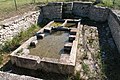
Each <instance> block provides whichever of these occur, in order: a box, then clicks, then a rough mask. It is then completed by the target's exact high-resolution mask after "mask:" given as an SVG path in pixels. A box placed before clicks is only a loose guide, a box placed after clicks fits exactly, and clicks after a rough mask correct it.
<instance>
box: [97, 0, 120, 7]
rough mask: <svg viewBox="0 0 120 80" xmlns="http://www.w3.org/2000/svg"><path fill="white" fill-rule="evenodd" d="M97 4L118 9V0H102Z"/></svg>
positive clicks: (119, 1)
mask: <svg viewBox="0 0 120 80" xmlns="http://www.w3.org/2000/svg"><path fill="white" fill-rule="evenodd" d="M97 5H98V6H103V7H109V8H113V9H120V0H102V2H101V3H100V4H97Z"/></svg>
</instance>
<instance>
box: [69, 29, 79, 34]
mask: <svg viewBox="0 0 120 80" xmlns="http://www.w3.org/2000/svg"><path fill="white" fill-rule="evenodd" d="M77 31H78V30H77V28H71V30H70V35H76V33H77Z"/></svg>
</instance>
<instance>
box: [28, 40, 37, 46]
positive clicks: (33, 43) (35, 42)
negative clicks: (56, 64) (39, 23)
mask: <svg viewBox="0 0 120 80" xmlns="http://www.w3.org/2000/svg"><path fill="white" fill-rule="evenodd" d="M37 43H38V41H37V40H35V41H32V42H31V43H30V46H31V47H36V44H37Z"/></svg>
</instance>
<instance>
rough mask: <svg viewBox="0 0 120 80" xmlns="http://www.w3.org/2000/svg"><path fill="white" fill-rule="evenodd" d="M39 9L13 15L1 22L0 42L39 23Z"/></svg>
mask: <svg viewBox="0 0 120 80" xmlns="http://www.w3.org/2000/svg"><path fill="white" fill-rule="evenodd" d="M39 13H40V12H39V11H34V12H28V13H26V14H24V15H20V16H16V17H12V18H10V19H6V20H4V21H1V22H0V44H3V43H4V42H5V41H7V40H9V39H12V38H13V37H14V36H16V35H18V33H20V32H21V30H26V29H28V28H29V27H31V25H33V24H35V23H37V21H38V16H39V15H40V14H39Z"/></svg>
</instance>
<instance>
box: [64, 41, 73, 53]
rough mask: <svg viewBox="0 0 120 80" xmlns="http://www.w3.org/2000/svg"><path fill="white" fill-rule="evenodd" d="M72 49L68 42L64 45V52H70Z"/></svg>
mask: <svg viewBox="0 0 120 80" xmlns="http://www.w3.org/2000/svg"><path fill="white" fill-rule="evenodd" d="M71 48H72V43H70V42H68V43H65V45H64V50H65V51H70V50H71Z"/></svg>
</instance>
